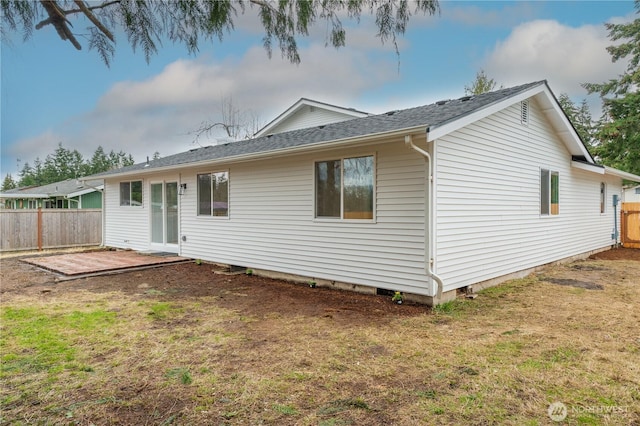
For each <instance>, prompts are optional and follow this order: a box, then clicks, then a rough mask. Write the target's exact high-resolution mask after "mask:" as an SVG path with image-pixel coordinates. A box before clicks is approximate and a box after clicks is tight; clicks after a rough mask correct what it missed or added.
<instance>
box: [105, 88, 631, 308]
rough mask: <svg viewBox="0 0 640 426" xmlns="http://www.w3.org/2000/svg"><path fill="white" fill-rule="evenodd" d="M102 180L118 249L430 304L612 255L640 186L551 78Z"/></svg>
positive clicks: (164, 161) (209, 151)
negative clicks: (570, 111)
mask: <svg viewBox="0 0 640 426" xmlns="http://www.w3.org/2000/svg"><path fill="white" fill-rule="evenodd" d="M283 119H284V120H286V119H287V117H286V115H285V117H284V118H283ZM100 177H101V178H104V179H105V209H104V212H105V220H104V223H105V236H104V241H105V244H106V245H108V246H113V247H120V248H130V249H134V250H162V251H170V252H175V253H178V254H179V255H182V256H186V257H191V258H199V259H203V260H207V261H212V262H220V263H225V264H230V265H237V266H244V267H248V268H251V269H253V270H254V271H256V272H259V273H260V272H262V273H272V274H285V275H287V276H295V277H299V278H302V279H308V280H310V279H313V280H315V281H317V282H318V284H319V285H322V284H325V285H336V286H338V285H341V286H343V287H344V286H347V287H348V288H354V289H359V290H363V289H365V290H366V289H368V290H369V291H371V292H375V291H376V289H385V290H394V291H401V292H404V293H406V294H407V295H411V296H412V297H415V298H419V299H422V300H423V301H425V302H427V303H440V302H442V301H445V300H448V299H450V298H452V297H455V293H456V290H457V289H461V288H465V287H469V286H485V285H489V284H495V283H497V282H499V281H500V280H504V279H506V278H507V277H510V276H514V274H522V273H524V272H526V271H528V270H531V268H534V267H537V266H540V265H544V264H547V263H550V262H554V261H558V260H562V259H566V258H569V257H573V256H579V255H584V254H587V253H591V252H594V251H598V250H602V249H605V248H608V247H610V246H611V245H612V244H614V243H615V242H616V241H615V240H614V231H613V230H614V227H616V226H618V224H617V223H616V222H615V221H616V219H615V216H614V209H613V208H612V196H613V195H614V194H616V195H618V196H620V195H621V193H622V179H623V178H624V179H629V180H635V181H638V182H640V176H636V175H633V174H630V173H625V172H623V171H619V170H615V169H611V168H606V167H603V166H600V165H598V164H596V163H595V161H594V159H593V158H592V157H591V155H590V154H589V152H588V151H587V149H586V148H585V146H584V144H583V143H582V142H581V141H580V139H579V137H578V135H577V134H576V132H575V130H574V128H573V126H572V125H571V124H570V123H569V121H568V119H567V117H566V116H565V114H564V113H563V112H562V110H561V108H560V106H559V104H558V102H557V100H556V98H555V96H554V95H553V93H552V92H551V90H550V89H549V87H548V85H547V83H546V82H545V81H540V82H534V83H530V84H525V85H522V86H517V87H513V88H508V89H503V90H498V91H495V92H491V93H486V94H483V95H478V96H465V97H462V98H460V99H455V100H448V101H441V102H437V103H435V104H432V105H427V106H421V107H417V108H411V109H406V110H402V111H390V112H388V113H385V114H380V115H366V116H363V117H358V118H352V119H349V120H345V121H341V122H337V123H323V124H321V125H314V126H313V127H307V128H303V129H296V130H291V131H285V132H280V133H268V134H265V135H263V136H260V137H257V138H254V139H251V140H246V141H240V142H235V143H228V144H224V145H217V146H212V147H204V148H199V149H194V150H191V151H189V152H185V153H182V154H177V155H174V156H170V157H165V158H161V159H158V160H154V161H151V162H149V163H142V164H137V165H133V166H130V167H126V168H123V169H120V170H117V171H112V172H107V173H105V174H102V175H100Z"/></svg>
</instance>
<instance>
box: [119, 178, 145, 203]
mask: <svg viewBox="0 0 640 426" xmlns="http://www.w3.org/2000/svg"><path fill="white" fill-rule="evenodd" d="M120 205H121V206H142V181H141V180H132V181H130V182H120Z"/></svg>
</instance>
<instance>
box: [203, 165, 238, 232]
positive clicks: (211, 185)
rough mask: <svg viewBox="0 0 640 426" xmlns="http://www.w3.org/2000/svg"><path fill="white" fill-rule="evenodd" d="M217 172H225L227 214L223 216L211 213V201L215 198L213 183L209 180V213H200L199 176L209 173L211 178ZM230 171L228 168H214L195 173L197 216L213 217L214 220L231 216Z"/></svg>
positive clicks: (226, 218)
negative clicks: (213, 169)
mask: <svg viewBox="0 0 640 426" xmlns="http://www.w3.org/2000/svg"><path fill="white" fill-rule="evenodd" d="M219 173H226V174H227V214H226V215H224V216H216V215H214V214H213V210H214V209H213V203H214V202H215V200H214V199H213V184H211V181H212V180H210V181H209V182H210V187H211V203H212V205H211V213H210V214H200V176H202V175H209V177H210V178H211V176H213V175H215V174H219ZM230 198H231V173H229V170H228V169H225V170H215V171H202V172H198V173H196V216H197V217H199V218H211V219H215V220H228V219H229V218H230V217H231V199H230Z"/></svg>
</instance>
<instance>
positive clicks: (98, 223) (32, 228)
mask: <svg viewBox="0 0 640 426" xmlns="http://www.w3.org/2000/svg"><path fill="white" fill-rule="evenodd" d="M41 231H42V233H41V238H42V247H41V248H59V247H74V246H84V245H96V244H101V243H102V210H100V209H43V210H42V230H41ZM35 249H38V210H0V251H14V250H35Z"/></svg>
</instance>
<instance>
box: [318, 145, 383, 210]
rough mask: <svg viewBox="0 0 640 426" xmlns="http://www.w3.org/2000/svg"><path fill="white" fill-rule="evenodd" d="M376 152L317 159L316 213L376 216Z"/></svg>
mask: <svg viewBox="0 0 640 426" xmlns="http://www.w3.org/2000/svg"><path fill="white" fill-rule="evenodd" d="M374 181H375V160H374V157H373V155H368V156H363V157H349V158H340V159H335V160H327V161H318V162H316V163H315V209H316V211H315V217H316V218H321V219H369V220H371V219H373V209H374V198H375V195H374Z"/></svg>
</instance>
